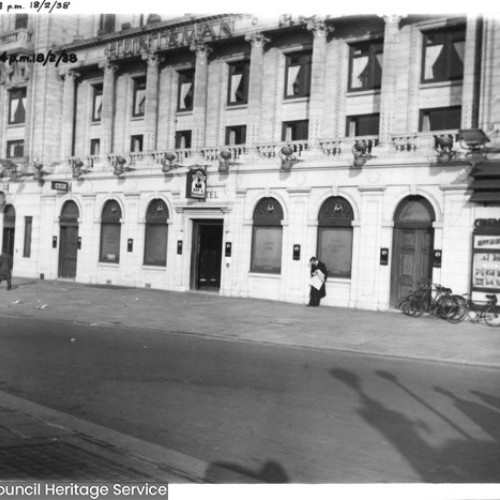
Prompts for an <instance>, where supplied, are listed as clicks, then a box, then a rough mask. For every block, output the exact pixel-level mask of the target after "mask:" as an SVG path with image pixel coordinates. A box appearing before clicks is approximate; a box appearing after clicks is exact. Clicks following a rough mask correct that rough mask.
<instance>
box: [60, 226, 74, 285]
mask: <svg viewBox="0 0 500 500" xmlns="http://www.w3.org/2000/svg"><path fill="white" fill-rule="evenodd" d="M77 255H78V226H75V225H73V226H61V237H60V246H59V277H60V278H75V277H76V260H77Z"/></svg>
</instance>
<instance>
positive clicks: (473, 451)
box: [330, 368, 500, 483]
mask: <svg viewBox="0 0 500 500" xmlns="http://www.w3.org/2000/svg"><path fill="white" fill-rule="evenodd" d="M376 373H377V375H378V376H379V377H381V378H383V379H385V380H387V381H388V382H389V383H392V384H395V385H396V386H398V387H399V388H401V390H403V391H404V392H405V393H406V394H408V395H410V396H411V397H412V398H413V399H415V400H417V401H418V402H419V403H420V404H422V405H423V406H424V407H425V408H426V409H427V410H429V411H431V412H433V413H434V415H436V416H438V417H439V418H441V419H442V420H443V421H444V422H446V423H447V424H448V425H450V426H451V427H452V428H453V429H454V430H455V431H456V432H457V433H458V434H460V435H461V436H462V439H452V440H448V441H447V442H445V443H444V445H442V446H432V445H431V444H429V443H428V442H427V441H426V440H425V439H423V436H422V433H426V432H427V433H429V432H432V429H431V428H430V427H429V425H428V424H427V422H425V421H423V420H420V419H418V418H410V417H408V416H407V415H405V414H404V413H402V412H401V411H398V410H393V409H391V408H388V407H387V406H385V405H384V404H382V403H380V402H379V401H377V400H376V399H374V398H372V397H371V396H370V395H369V394H367V393H366V391H365V390H364V388H363V384H362V380H361V378H360V377H359V376H358V375H357V374H356V373H353V372H352V371H349V370H345V369H338V368H333V369H331V370H330V375H331V376H332V377H334V378H335V379H336V380H338V381H339V382H341V383H343V384H345V385H346V386H348V387H349V388H350V389H352V390H353V391H354V392H356V393H357V395H358V397H359V402H360V406H359V408H358V409H357V413H358V415H359V416H360V417H361V418H362V419H363V420H364V421H365V422H366V423H367V424H368V425H370V426H371V427H372V428H374V429H376V430H377V431H378V432H379V433H380V434H382V436H384V438H385V439H386V440H387V441H388V442H389V443H390V444H392V446H393V447H394V448H395V449H396V450H397V451H398V452H399V453H400V455H401V456H402V457H403V458H404V459H405V460H406V462H407V463H408V464H409V465H410V466H411V467H412V468H413V469H414V470H415V472H417V474H418V475H419V477H420V478H421V479H422V481H423V482H427V483H496V482H499V480H500V471H499V470H498V467H497V466H496V465H494V464H498V463H499V462H500V447H499V446H498V443H497V442H495V441H493V440H491V441H490V440H481V439H475V438H473V437H472V436H470V435H469V434H468V433H467V432H466V431H465V430H464V429H462V428H460V426H458V425H457V424H456V423H454V422H453V421H452V420H451V419H450V418H448V417H447V416H446V415H444V414H443V413H441V412H439V411H438V410H437V409H435V408H434V407H432V406H431V405H429V404H428V403H427V402H425V401H424V400H423V399H422V398H420V397H419V396H418V395H416V394H414V393H412V392H411V391H410V390H409V389H408V388H406V387H405V386H404V384H402V383H401V382H400V381H399V380H398V379H397V377H396V376H395V375H393V374H391V373H390V372H386V371H381V370H380V371H377V372H376ZM440 391H441V393H442V394H446V395H447V396H450V395H451V393H449V392H448V391H444V390H442V389H440ZM455 401H457V403H460V404H461V407H460V408H461V409H462V410H464V412H466V414H467V416H469V417H470V418H473V419H474V420H475V421H476V420H479V419H480V420H481V422H482V424H483V426H485V427H486V424H485V423H484V419H485V411H484V407H483V408H480V409H478V408H477V406H476V405H477V404H476V403H474V407H473V406H472V405H466V404H465V403H464V402H463V401H460V400H458V398H455ZM473 410H474V412H473ZM478 410H479V413H477V411H478ZM495 413H496V412H495ZM478 415H479V416H478ZM491 418H492V415H491V414H489V415H488V419H487V420H488V428H487V429H486V430H487V431H488V430H489V433H490V435H491V427H490V426H493V425H497V426H498V424H499V419H498V418H495V419H494V420H491ZM494 422H496V424H494ZM477 423H479V422H477ZM493 437H494V438H495V440H496V441H498V432H496V431H495V435H494V436H493Z"/></svg>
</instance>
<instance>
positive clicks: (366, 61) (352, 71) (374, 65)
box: [349, 41, 383, 91]
mask: <svg viewBox="0 0 500 500" xmlns="http://www.w3.org/2000/svg"><path fill="white" fill-rule="evenodd" d="M382 61H383V43H382V42H380V41H377V42H365V43H362V44H354V45H351V47H350V51H349V90H350V91H354V90H373V89H379V88H380V87H381V84H382Z"/></svg>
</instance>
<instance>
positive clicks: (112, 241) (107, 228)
mask: <svg viewBox="0 0 500 500" xmlns="http://www.w3.org/2000/svg"><path fill="white" fill-rule="evenodd" d="M120 229H121V226H120V224H109V223H102V224H101V255H100V259H99V260H100V261H101V262H120V232H121V231H120Z"/></svg>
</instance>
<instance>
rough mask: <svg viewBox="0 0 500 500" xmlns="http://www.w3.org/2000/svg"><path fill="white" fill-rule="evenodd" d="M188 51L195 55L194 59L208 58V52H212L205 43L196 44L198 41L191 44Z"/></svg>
mask: <svg viewBox="0 0 500 500" xmlns="http://www.w3.org/2000/svg"><path fill="white" fill-rule="evenodd" d="M189 49H190V50H192V51H193V52H194V53H195V54H196V57H203V58H205V59H206V58H207V57H208V55H209V54H210V52H212V50H213V49H212V48H211V47H209V46H208V45H207V44H206V43H203V42H198V41H196V42H194V43H192V44H191V46H190V47H189Z"/></svg>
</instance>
